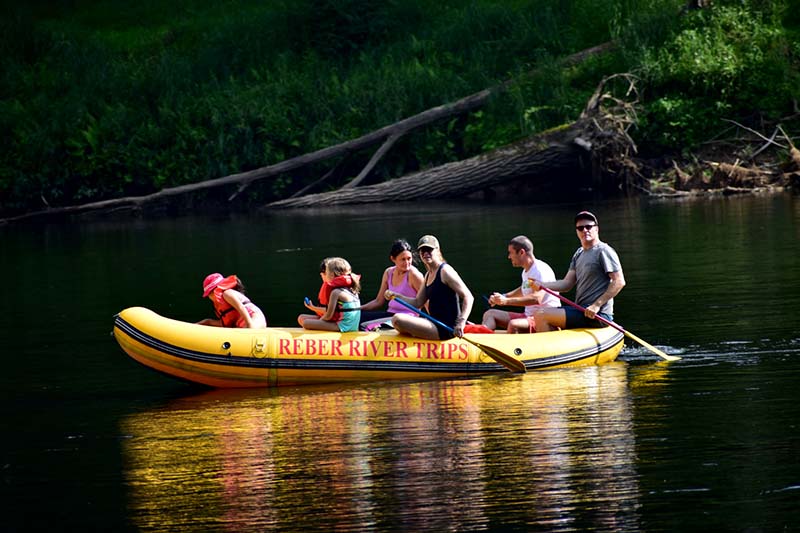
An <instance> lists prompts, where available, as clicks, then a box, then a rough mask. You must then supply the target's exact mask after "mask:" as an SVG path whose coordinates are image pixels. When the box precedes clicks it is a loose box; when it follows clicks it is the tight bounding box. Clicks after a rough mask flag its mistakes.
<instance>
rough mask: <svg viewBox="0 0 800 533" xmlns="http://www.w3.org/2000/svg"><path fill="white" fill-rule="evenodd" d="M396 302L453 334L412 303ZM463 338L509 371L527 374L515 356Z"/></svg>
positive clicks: (451, 329)
mask: <svg viewBox="0 0 800 533" xmlns="http://www.w3.org/2000/svg"><path fill="white" fill-rule="evenodd" d="M394 301H395V302H398V303H399V304H400V305H403V306H405V307H408V308H409V309H411V310H412V311H414V312H415V313H417V314H419V316H422V317H425V318H427V319H428V320H430V321H431V322H433V323H434V324H438V325H440V326H441V327H443V328H444V329H446V330H447V331H449V332H450V333H452V332H453V328H451V327H450V326H448V325H447V324H444V323H443V322H440V321H438V320H436V319H435V318H433V317H432V316H431V315H429V314H428V313H426V312H425V311H423V310H421V309H417V308H416V307H414V306H413V305H411V304H410V303H408V302H406V301H404V300H402V299H400V298H395V299H394ZM461 338H462V339H464V340H465V341H467V342H468V343H470V344H472V345H474V346H477V347H478V348H479V349H480V350H481V351H482V352H483V353H485V354H486V355H488V356H489V357H491V358H492V359H494V360H495V361H497V362H498V363H500V364H501V365H503V366H504V367H506V368H507V369H509V370H510V371H511V372H519V373H521V374H524V373H525V372H527V369H526V368H525V363H523V362H522V361H520V360H519V359H517V358H516V357H514V356H513V355H508V354H506V353H503V352H501V351H500V350H498V349H497V348H492V347H491V346H486V345H485V344H481V343H479V342H476V341H474V340H472V339H470V338H468V337H466V336H465V337H461Z"/></svg>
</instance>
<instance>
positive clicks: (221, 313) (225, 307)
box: [211, 275, 250, 328]
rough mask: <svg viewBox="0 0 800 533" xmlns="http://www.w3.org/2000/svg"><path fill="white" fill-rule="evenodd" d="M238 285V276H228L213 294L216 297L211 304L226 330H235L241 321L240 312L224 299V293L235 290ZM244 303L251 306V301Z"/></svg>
mask: <svg viewBox="0 0 800 533" xmlns="http://www.w3.org/2000/svg"><path fill="white" fill-rule="evenodd" d="M238 283H239V280H238V279H237V278H236V275H231V276H228V277H227V278H225V279H224V280H222V281H221V282H220V284H219V285H217V286H216V287H215V288H214V291H213V292H212V294H213V296H214V297H213V298H212V300H211V302H212V303H213V304H214V311H215V312H216V313H217V318H219V319H220V320H221V321H222V325H223V326H225V327H226V328H235V327H236V323H237V322H238V321H239V318H240V315H239V311H237V310H236V308H234V307H233V306H232V305H231V304H229V303H228V302H227V301H226V300H225V298H223V296H222V293H224V292H225V291H227V290H228V289H233V288H235V287H236V285H237V284H238ZM242 303H243V304H249V303H250V300H245V301H243V302H242Z"/></svg>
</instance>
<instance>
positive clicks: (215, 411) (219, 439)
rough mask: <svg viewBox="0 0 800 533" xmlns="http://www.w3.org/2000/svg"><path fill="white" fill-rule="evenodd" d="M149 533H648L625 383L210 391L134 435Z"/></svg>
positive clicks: (162, 412)
mask: <svg viewBox="0 0 800 533" xmlns="http://www.w3.org/2000/svg"><path fill="white" fill-rule="evenodd" d="M121 429H122V432H123V434H124V435H126V436H127V437H128V438H127V439H126V440H124V441H123V442H124V444H123V454H124V462H125V470H126V475H127V477H128V480H129V485H130V487H131V489H130V502H129V509H130V510H131V520H132V523H133V524H134V525H135V526H136V527H137V528H139V529H142V530H147V529H152V528H160V529H163V528H170V527H184V528H186V527H188V528H198V527H200V526H207V525H210V524H214V525H216V526H221V527H222V528H223V529H224V528H231V529H243V528H245V529H248V530H254V529H266V528H276V527H280V528H282V529H287V528H288V529H292V530H304V529H320V528H324V529H334V528H336V529H349V528H356V529H363V528H370V529H372V528H375V529H386V528H392V529H403V530H412V529H419V528H423V529H426V530H442V529H446V530H453V529H457V530H473V529H480V528H486V527H493V526H499V525H517V526H521V527H522V526H525V525H533V524H538V525H539V526H545V527H548V528H549V529H559V528H562V527H566V528H568V529H571V528H581V529H584V528H589V529H593V528H601V529H606V530H608V529H614V528H623V529H637V524H638V516H637V511H636V509H637V507H638V505H639V503H638V501H639V497H640V495H639V487H638V483H637V473H636V471H635V464H636V463H635V449H634V445H635V442H634V436H633V423H632V420H631V408H630V398H629V388H628V383H627V368H626V365H625V364H624V363H612V364H609V365H605V366H600V367H586V368H578V369H567V370H559V371H557V372H541V373H536V374H528V375H526V376H525V377H502V378H501V377H496V376H493V377H492V376H490V377H485V378H479V379H469V380H455V381H436V382H424V383H409V384H391V385H387V384H381V385H373V386H365V387H359V388H354V387H342V386H335V387H334V386H332V387H326V388H303V389H301V390H299V391H292V390H277V391H266V392H265V391H252V390H251V391H226V390H220V391H212V392H209V393H206V394H203V395H199V396H193V397H189V398H183V399H180V400H177V401H174V402H172V403H170V404H168V405H165V406H164V407H162V408H159V409H154V410H149V411H145V412H141V413H137V414H134V415H131V416H129V417H128V418H126V419H125V420H124V421H123V423H122V428H121Z"/></svg>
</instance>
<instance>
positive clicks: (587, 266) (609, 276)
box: [534, 211, 625, 331]
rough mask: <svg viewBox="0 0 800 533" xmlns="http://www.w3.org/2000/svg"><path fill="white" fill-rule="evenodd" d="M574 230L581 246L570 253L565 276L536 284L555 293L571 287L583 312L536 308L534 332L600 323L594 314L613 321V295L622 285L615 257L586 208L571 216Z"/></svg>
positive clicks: (620, 265)
mask: <svg viewBox="0 0 800 533" xmlns="http://www.w3.org/2000/svg"><path fill="white" fill-rule="evenodd" d="M575 230H576V231H577V232H578V239H580V241H581V247H580V248H578V250H577V251H576V252H575V254H574V255H573V256H572V260H571V261H570V263H569V271H568V272H567V275H566V276H564V279H560V280H558V281H549V282H543V283H540V284H539V285H540V286H543V287H546V288H548V289H550V290H553V291H558V292H567V291H569V290H570V289H572V287H575V302H576V303H577V304H578V305H580V306H582V307H585V308H586V312H585V313H584V312H582V311H580V310H578V309H575V308H573V307H560V308H549V309H538V310H537V311H536V312H535V313H534V317H535V320H536V331H550V330H552V329H554V328H565V329H573V328H586V327H589V328H593V327H601V326H603V324H602V323H601V322H600V321H598V320H595V316H596V315H600V316H602V317H603V318H605V319H606V320H613V316H614V296H616V295H617V294H619V291H621V290H622V288H623V287H624V286H625V276H624V275H623V274H622V264H621V263H620V261H619V256H617V252H616V251H614V249H613V248H612V247H611V246H609V245H608V244H606V243H604V242H602V241H601V240H600V229H599V226H598V224H597V217H596V216H594V215H593V214H592V213H590V212H589V211H581V212H580V213H578V214H577V215H575ZM535 289H536V288H534V290H535Z"/></svg>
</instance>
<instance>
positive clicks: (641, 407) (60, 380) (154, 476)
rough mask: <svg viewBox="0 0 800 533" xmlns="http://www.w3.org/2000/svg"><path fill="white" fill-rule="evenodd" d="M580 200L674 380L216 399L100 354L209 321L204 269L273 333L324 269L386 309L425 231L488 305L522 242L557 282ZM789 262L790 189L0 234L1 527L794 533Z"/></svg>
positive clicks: (799, 505)
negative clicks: (401, 266) (163, 322)
mask: <svg viewBox="0 0 800 533" xmlns="http://www.w3.org/2000/svg"><path fill="white" fill-rule="evenodd" d="M583 207H589V208H591V209H592V210H593V211H595V213H596V214H597V215H598V217H599V218H600V223H601V236H602V238H603V240H605V241H607V242H609V243H610V244H612V245H613V246H614V247H615V248H616V249H617V251H618V252H619V254H620V257H621V259H622V263H623V267H624V271H625V277H626V279H627V281H628V286H627V287H626V288H625V290H624V291H623V292H622V294H621V295H620V297H619V298H618V299H617V306H616V310H617V314H616V317H615V318H616V319H617V320H618V321H619V322H620V323H621V324H623V325H625V326H626V327H627V328H628V329H630V330H631V331H632V332H634V333H635V334H636V335H638V336H639V337H641V338H643V339H646V340H648V341H649V342H650V343H652V344H654V345H656V346H658V347H660V348H661V349H664V350H665V351H667V352H669V353H674V354H679V355H681V356H682V359H681V360H680V361H677V362H674V363H662V362H660V361H659V359H658V358H657V357H656V356H654V355H652V354H650V353H649V352H648V351H647V350H645V349H643V348H641V347H639V346H635V345H632V344H630V343H629V345H628V346H627V347H626V348H625V350H624V351H623V353H622V356H621V359H620V361H618V362H616V363H614V364H611V365H606V366H603V367H591V368H584V369H571V370H555V371H542V372H532V373H528V374H526V375H524V376H511V375H502V376H501V375H498V376H486V377H482V378H477V379H462V380H451V381H435V382H409V383H372V384H363V385H347V386H341V385H338V386H337V385H331V386H326V387H309V388H302V387H298V388H291V389H286V390H284V389H279V390H245V391H206V390H201V389H197V388H193V387H191V386H188V385H186V384H183V383H180V382H177V381H173V380H171V379H169V378H166V377H163V376H160V375H158V374H155V373H153V372H150V371H149V370H147V369H145V368H142V367H140V366H138V365H137V364H136V363H134V362H133V361H132V360H130V359H129V358H128V357H127V356H126V355H125V354H124V353H123V352H122V350H121V349H120V348H119V347H118V346H117V345H116V343H115V342H114V340H113V339H112V338H111V337H110V331H111V328H112V321H113V318H112V317H113V315H114V314H115V313H116V312H118V311H120V310H121V309H123V308H125V307H129V306H135V305H142V306H146V307H149V308H151V309H153V310H155V311H156V312H158V313H160V314H163V315H166V316H170V317H172V318H178V319H182V320H190V321H195V320H198V319H200V318H203V317H206V316H210V313H211V307H210V305H209V304H208V302H207V301H205V300H203V299H201V297H200V293H201V283H202V280H203V278H204V277H205V275H206V274H208V273H210V272H213V271H221V272H223V273H225V274H228V273H237V274H239V276H240V277H241V278H242V279H243V280H244V281H245V283H246V285H247V287H248V293H249V294H250V296H251V297H252V298H253V299H254V301H256V303H257V304H259V305H260V306H261V307H262V308H263V309H264V310H265V311H266V313H267V316H268V319H269V321H270V323H271V324H274V325H290V324H293V321H294V317H295V316H296V315H297V314H298V313H300V312H302V311H303V308H302V303H301V302H302V298H303V296H305V295H310V296H314V295H315V294H316V291H317V289H318V284H319V277H318V274H317V265H318V263H319V260H320V259H321V258H322V257H325V256H329V255H342V256H344V257H346V258H348V259H349V260H350V262H351V263H352V264H353V266H354V268H355V270H356V271H357V272H360V273H362V274H363V275H364V278H363V282H364V288H365V293H364V298H365V299H369V298H371V297H372V296H373V295H374V293H375V292H376V290H377V286H378V282H379V281H380V274H381V272H382V270H383V269H384V268H385V267H386V266H387V265H388V262H387V255H388V249H389V245H390V244H391V241H392V240H393V239H394V238H396V237H401V236H402V237H406V238H408V239H409V240H411V241H416V239H417V238H418V237H419V236H420V235H421V234H423V233H434V234H436V235H437V236H438V237H439V238H440V241H441V243H442V248H443V251H444V254H445V256H446V258H447V260H448V261H449V262H450V263H451V264H453V265H454V266H455V268H456V269H457V270H458V271H459V273H460V274H461V275H462V277H463V278H464V280H465V281H466V283H467V284H468V285H469V286H470V288H471V289H472V291H473V293H474V294H475V295H476V296H477V295H480V294H485V293H488V292H490V291H492V290H504V291H505V290H510V289H511V288H513V287H514V285H515V284H516V283H517V282H518V280H519V270H518V269H514V268H512V267H510V265H509V263H508V261H507V259H506V251H505V243H506V242H507V240H508V239H509V238H510V237H513V236H514V235H517V234H520V233H524V234H527V235H529V236H530V237H532V238H533V240H534V243H535V246H536V254H537V256H538V257H539V258H541V259H544V260H545V261H547V262H548V263H550V265H551V266H552V267H553V268H554V270H555V271H556V274H557V275H563V274H564V273H565V269H566V267H567V266H568V264H569V258H570V256H571V254H572V252H573V251H574V250H575V249H576V247H577V246H578V241H577V238H576V235H575V231H574V230H573V229H572V227H573V225H572V216H573V214H574V213H575V212H576V211H577V210H578V209H579V208H583ZM798 243H800V200H798V198H796V197H792V196H788V195H780V196H763V197H747V198H731V199H714V200H701V201H691V202H682V203H652V202H650V203H648V202H645V201H639V200H630V201H624V202H614V203H602V204H598V205H591V206H577V205H564V206H550V207H546V206H536V207H527V206H500V205H494V206H482V205H476V204H432V205H426V206H424V207H412V206H377V207H370V208H358V209H346V210H344V209H343V210H336V211H317V212H305V213H302V214H292V215H290V214H286V213H282V214H276V215H258V216H252V217H233V218H230V219H227V218H226V219H212V218H180V219H176V220H161V221H136V220H134V221H125V222H91V223H85V224H70V225H63V224H61V225H47V226H31V227H0V244H1V245H2V262H1V263H0V278H1V279H3V280H4V281H5V283H4V291H3V292H4V296H3V298H2V300H0V302H1V303H0V305H1V306H2V307H0V311H1V312H0V316H2V317H3V318H2V319H0V339H2V348H1V349H0V353H1V354H2V360H3V362H4V372H3V373H2V377H0V385H1V386H2V392H3V396H4V401H3V402H2V403H0V405H2V407H0V410H1V411H0V416H1V417H2V418H1V419H2V424H3V434H2V436H3V438H2V445H0V450H2V462H1V463H0V467H2V470H0V472H1V473H2V478H1V480H0V487H2V501H3V509H4V513H3V518H2V522H0V530H3V531H32V530H42V529H48V530H82V531H86V530H104V531H121V530H128V531H268V530H278V531H308V530H320V531H330V530H339V531H354V530H357V531H384V530H405V531H416V530H428V531H475V530H518V531H586V530H592V531H695V530H706V531H797V530H800V428H798V424H799V423H800V407H798V405H799V403H798V400H799V399H800V398H799V397H800V394H798V388H799V387H798V375H800V333H799V332H798V325H800V320H798V318H797V310H798V308H800V260H799V259H798ZM481 311H482V307H481V305H480V299H478V300H476V307H475V310H474V312H473V315H472V319H473V320H476V321H477V320H480V313H481Z"/></svg>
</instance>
